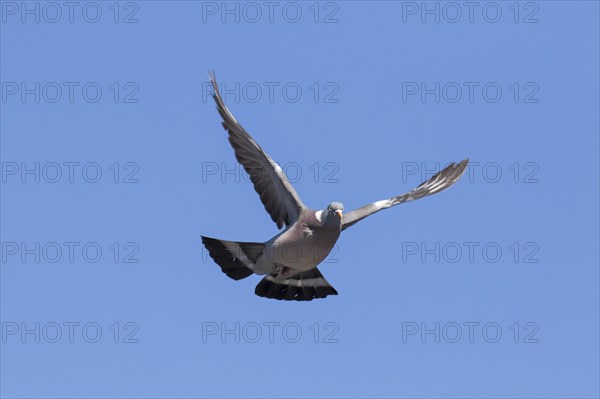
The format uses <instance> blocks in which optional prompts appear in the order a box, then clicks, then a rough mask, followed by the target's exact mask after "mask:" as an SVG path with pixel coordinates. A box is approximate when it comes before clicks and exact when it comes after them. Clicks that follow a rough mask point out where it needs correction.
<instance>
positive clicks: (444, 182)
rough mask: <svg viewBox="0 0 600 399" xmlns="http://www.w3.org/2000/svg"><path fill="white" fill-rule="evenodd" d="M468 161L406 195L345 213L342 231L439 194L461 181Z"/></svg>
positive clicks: (437, 174) (438, 174) (447, 170)
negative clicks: (417, 200) (384, 212)
mask: <svg viewBox="0 0 600 399" xmlns="http://www.w3.org/2000/svg"><path fill="white" fill-rule="evenodd" d="M468 162H469V160H468V159H465V160H463V161H461V162H460V163H458V164H456V163H454V162H453V163H451V164H450V165H448V166H447V167H446V168H444V170H442V171H440V172H438V173H436V174H435V175H434V176H433V177H432V178H431V179H429V180H427V181H426V182H423V183H421V185H420V186H419V187H417V188H415V189H414V190H412V191H409V192H408V193H406V194H402V195H398V196H396V197H392V198H390V199H386V200H381V201H377V202H373V203H372V204H368V205H365V206H363V207H361V208H358V209H356V210H354V211H351V212H348V213H345V214H344V216H342V230H344V229H347V228H348V227H350V226H352V225H353V224H354V223H357V222H358V221H360V220H362V219H364V218H366V217H367V216H369V215H372V214H374V213H375V212H379V211H380V210H382V209H386V208H390V207H392V206H394V205H398V204H402V203H404V202H408V201H413V200H416V199H419V198H423V197H426V196H428V195H431V194H435V193H439V192H440V191H444V190H445V189H447V188H448V187H450V186H451V185H453V184H454V183H456V182H457V181H458V179H460V177H461V176H462V174H463V173H464V171H465V169H466V168H467V163H468Z"/></svg>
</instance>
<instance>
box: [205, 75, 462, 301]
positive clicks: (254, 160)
mask: <svg viewBox="0 0 600 399" xmlns="http://www.w3.org/2000/svg"><path fill="white" fill-rule="evenodd" d="M211 81H212V85H213V89H214V95H213V97H214V99H215V102H216V103H217V109H218V111H219V114H220V115H221V117H222V118H223V127H224V128H225V129H226V130H227V131H228V132H229V142H230V143H231V145H232V147H233V149H234V152H235V155H236V158H237V160H238V161H239V162H240V164H242V165H243V166H244V169H245V170H246V172H248V174H249V176H250V179H251V180H252V183H253V184H254V189H255V190H256V192H257V193H258V194H259V195H260V199H261V201H262V202H263V204H264V206H265V209H266V210H267V212H268V213H269V214H270V215H271V219H273V221H274V222H275V223H276V224H277V227H279V228H282V227H284V226H285V229H284V230H283V231H282V232H280V233H279V234H277V235H275V236H274V237H273V238H271V239H270V240H268V241H266V242H262V243H261V242H236V241H226V240H219V239H216V238H209V237H204V236H203V237H202V242H203V243H204V245H205V247H206V248H207V249H208V252H209V255H210V256H211V257H212V258H213V259H214V261H215V262H216V263H217V264H218V265H219V266H220V267H221V270H222V271H223V273H225V274H227V276H229V277H231V278H232V279H234V280H239V279H242V278H246V277H248V276H250V275H252V274H258V275H265V277H264V278H263V279H262V280H261V281H260V283H259V284H258V285H257V286H256V290H255V293H256V294H257V295H259V296H263V297H267V298H274V299H285V300H296V301H310V300H312V299H313V298H324V297H326V296H328V295H337V291H336V290H335V288H333V287H332V286H331V285H330V284H329V283H328V282H327V280H325V278H324V277H323V275H322V274H321V273H320V272H319V270H318V268H317V266H318V265H319V264H320V263H321V262H322V261H323V260H324V259H325V258H326V257H327V255H329V253H330V252H331V250H332V249H333V247H334V246H335V244H336V242H337V240H338V238H339V237H340V234H341V232H342V231H343V230H345V229H347V228H348V227H350V226H352V225H354V224H355V223H357V222H359V221H360V220H362V219H364V218H365V217H367V216H369V215H372V214H373V213H376V212H379V211H380V210H382V209H386V208H390V207H392V206H395V205H398V204H401V203H404V202H408V201H412V200H415V199H419V198H422V197H425V196H428V195H431V194H434V193H437V192H440V191H442V190H445V189H446V188H448V187H450V186H451V185H453V184H454V183H455V182H456V181H458V179H459V178H460V177H461V176H462V174H463V172H464V171H465V168H466V166H467V162H468V160H464V161H462V162H460V163H458V164H454V163H452V164H450V165H449V166H447V167H446V168H445V169H444V170H442V171H441V172H439V173H437V174H436V175H435V176H433V177H432V178H431V179H429V180H427V181H426V182H424V183H422V184H421V185H420V186H419V187H417V188H416V189H414V190H412V191H409V192H408V193H405V194H402V195H398V196H395V197H392V198H390V199H386V200H381V201H376V202H373V203H371V204H367V205H365V206H363V207H361V208H358V209H356V210H354V211H351V212H348V213H346V214H343V210H344V206H343V205H342V204H341V203H340V202H332V203H331V204H329V206H327V208H326V209H323V210H318V211H315V210H312V209H309V208H308V207H306V206H305V205H304V203H302V201H301V200H300V197H299V196H298V194H297V193H296V191H295V190H294V188H293V187H292V185H291V184H290V183H289V181H288V180H287V177H286V176H285V174H284V173H283V171H282V169H281V168H280V167H279V165H277V163H276V162H275V161H273V160H272V159H271V158H270V157H269V156H268V155H267V154H266V153H265V152H264V151H263V150H262V148H261V147H260V146H259V145H258V144H257V143H256V141H254V139H253V138H252V137H251V136H250V135H249V134H248V132H246V130H244V128H243V127H242V126H241V125H240V124H239V123H238V122H237V120H236V119H235V118H234V117H233V115H232V114H231V112H229V110H228V109H227V107H225V104H224V102H223V99H222V98H221V95H220V93H219V89H218V86H217V82H216V79H215V77H214V75H211Z"/></svg>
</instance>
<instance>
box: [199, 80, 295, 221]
mask: <svg viewBox="0 0 600 399" xmlns="http://www.w3.org/2000/svg"><path fill="white" fill-rule="evenodd" d="M210 80H211V82H212V86H213V90H214V93H213V98H214V99H215V102H216V103H217V109H218V110H219V114H221V118H223V127H224V128H225V130H227V132H228V133H229V142H230V143H231V146H232V147H233V150H234V152H235V157H236V158H237V160H238V162H239V163H240V164H242V165H243V166H244V169H246V172H247V173H248V175H250V179H251V180H252V183H254V189H255V190H256V192H257V193H258V195H259V196H260V200H261V201H262V203H263V205H264V206H265V209H266V210H267V212H269V215H271V219H273V221H274V222H275V223H276V224H277V227H278V228H282V227H283V225H284V224H285V225H286V226H289V225H291V224H293V223H294V222H295V221H296V219H298V216H299V215H300V212H301V210H302V209H303V208H305V206H304V204H303V203H302V201H301V200H300V197H298V194H297V193H296V190H294V187H292V185H291V184H290V182H289V181H288V179H287V177H286V176H285V173H283V170H282V169H281V167H280V166H279V165H277V163H276V162H275V161H273V160H272V159H271V157H269V156H268V155H267V154H266V153H265V152H264V151H263V149H262V148H261V147H260V146H259V145H258V144H257V143H256V141H254V139H253V138H252V137H250V135H249V134H248V132H246V130H245V129H244V128H243V127H242V125H240V124H239V123H238V121H237V120H236V119H235V118H234V117H233V115H232V114H231V112H229V110H228V109H227V107H226V106H225V103H224V102H223V99H222V98H221V93H220V92H219V87H218V85H217V79H216V77H215V74H214V72H212V73H210Z"/></svg>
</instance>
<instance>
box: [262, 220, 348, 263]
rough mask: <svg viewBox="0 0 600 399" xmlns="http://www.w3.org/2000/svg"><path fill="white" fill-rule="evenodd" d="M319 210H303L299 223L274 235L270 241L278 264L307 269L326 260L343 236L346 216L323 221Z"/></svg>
mask: <svg viewBox="0 0 600 399" xmlns="http://www.w3.org/2000/svg"><path fill="white" fill-rule="evenodd" d="M318 212H321V211H313V210H305V211H303V212H302V213H301V214H300V217H299V218H298V221H297V222H296V223H294V224H293V225H292V226H290V227H289V228H288V229H286V230H285V231H284V232H283V233H282V234H280V235H277V236H275V237H273V239H272V241H271V243H270V244H271V248H272V256H273V261H274V263H275V264H277V265H281V266H284V267H286V268H289V269H292V270H297V271H302V272H304V271H307V270H310V269H313V268H315V267H317V265H318V264H319V263H321V262H322V261H323V260H325V258H326V257H327V255H329V253H330V252H331V250H332V249H333V247H334V245H335V243H336V242H337V240H338V238H339V237H340V233H341V231H342V218H337V219H333V218H332V219H326V220H319V219H318V218H317V215H318ZM298 237H300V238H301V239H300V240H298Z"/></svg>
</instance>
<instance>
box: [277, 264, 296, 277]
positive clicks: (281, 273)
mask: <svg viewBox="0 0 600 399" xmlns="http://www.w3.org/2000/svg"><path fill="white" fill-rule="evenodd" d="M297 273H298V272H297V271H296V270H294V269H291V268H289V267H287V266H284V265H281V264H279V263H276V264H275V267H274V268H273V272H272V274H273V275H274V276H275V278H276V279H277V280H285V279H287V278H289V277H290V276H293V275H294V274H297Z"/></svg>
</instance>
